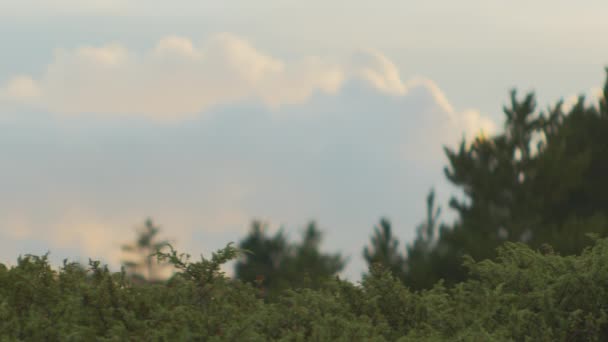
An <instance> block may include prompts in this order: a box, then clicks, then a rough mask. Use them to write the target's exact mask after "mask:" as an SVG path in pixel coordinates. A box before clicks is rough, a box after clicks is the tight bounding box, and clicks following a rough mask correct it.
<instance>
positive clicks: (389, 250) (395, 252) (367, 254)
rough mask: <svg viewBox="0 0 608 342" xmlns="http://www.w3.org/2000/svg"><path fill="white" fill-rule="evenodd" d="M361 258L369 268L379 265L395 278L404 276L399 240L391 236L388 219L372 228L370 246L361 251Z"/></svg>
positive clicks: (382, 220) (383, 219)
mask: <svg viewBox="0 0 608 342" xmlns="http://www.w3.org/2000/svg"><path fill="white" fill-rule="evenodd" d="M363 257H364V258H365V261H366V262H367V264H368V267H369V268H371V267H372V266H373V265H374V264H381V265H382V266H383V267H384V268H385V269H387V270H389V271H390V272H391V273H392V274H393V276H395V277H396V278H402V277H403V276H404V274H405V264H404V261H405V259H404V257H403V255H402V254H401V252H399V240H398V239H397V238H395V237H394V236H393V232H392V228H391V223H390V221H389V220H388V219H386V218H382V219H381V220H380V223H379V224H378V225H377V226H376V227H374V235H373V236H372V238H371V246H369V247H365V248H364V249H363Z"/></svg>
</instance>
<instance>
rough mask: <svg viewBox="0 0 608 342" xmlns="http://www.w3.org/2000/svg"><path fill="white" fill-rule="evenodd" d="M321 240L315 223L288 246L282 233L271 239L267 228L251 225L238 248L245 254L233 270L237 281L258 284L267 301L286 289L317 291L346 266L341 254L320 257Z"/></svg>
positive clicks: (309, 225)
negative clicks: (298, 239) (244, 251)
mask: <svg viewBox="0 0 608 342" xmlns="http://www.w3.org/2000/svg"><path fill="white" fill-rule="evenodd" d="M321 239H322V234H321V232H320V231H319V229H318V228H317V226H316V224H315V223H314V222H310V223H309V224H308V226H307V228H306V229H305V231H304V233H303V236H302V241H301V242H299V243H289V242H288V241H287V239H286V238H285V235H284V233H283V230H282V229H281V230H279V231H278V232H277V233H276V234H274V235H273V236H271V235H269V234H268V226H267V225H266V224H263V223H262V222H260V221H254V222H253V224H252V226H251V230H250V232H249V234H248V235H247V236H246V237H245V238H244V239H243V240H242V241H241V242H240V244H239V248H240V249H242V250H246V251H247V253H245V254H244V255H242V257H241V259H240V260H239V261H238V262H237V264H236V266H235V275H236V278H238V279H240V280H242V281H245V282H249V283H255V284H257V285H258V286H259V287H260V288H261V289H262V290H263V293H264V296H266V297H270V298H274V297H276V295H277V294H278V293H279V292H281V291H282V290H284V289H286V288H304V287H306V288H318V287H320V286H321V285H322V284H323V282H324V281H325V280H326V279H327V278H329V277H331V276H334V275H335V274H337V273H338V272H340V271H341V270H342V269H343V268H344V265H345V263H346V261H345V259H344V258H343V257H342V256H341V255H340V254H325V253H322V252H321V251H320V250H319V249H320V244H321Z"/></svg>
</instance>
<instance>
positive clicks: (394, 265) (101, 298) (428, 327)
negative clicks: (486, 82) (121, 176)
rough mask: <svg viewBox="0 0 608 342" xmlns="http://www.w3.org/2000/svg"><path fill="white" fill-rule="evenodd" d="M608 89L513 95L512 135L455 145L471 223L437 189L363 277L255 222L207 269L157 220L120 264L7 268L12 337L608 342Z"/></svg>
mask: <svg viewBox="0 0 608 342" xmlns="http://www.w3.org/2000/svg"><path fill="white" fill-rule="evenodd" d="M607 98H608V81H607V82H606V85H605V87H604V89H603V95H602V96H600V98H599V101H598V103H594V104H591V105H588V104H587V103H586V102H585V100H584V98H582V97H581V98H580V99H579V101H578V102H577V103H576V104H575V105H574V106H572V107H571V108H566V109H565V108H564V106H563V104H562V103H561V102H560V103H558V104H556V105H555V106H553V107H550V108H549V109H548V110H547V111H546V112H538V113H537V112H536V105H535V99H534V95H533V94H528V95H526V96H525V97H524V98H523V99H521V100H520V99H518V97H517V95H516V93H515V92H513V93H512V95H511V103H510V105H509V106H508V107H506V108H504V113H505V116H506V118H505V124H504V131H503V132H501V133H499V134H497V135H495V136H492V137H485V136H480V137H478V138H476V139H475V140H474V141H473V142H466V141H463V142H462V144H461V145H460V146H459V147H458V148H457V149H455V150H453V149H450V148H446V149H445V152H446V155H447V157H448V162H449V165H448V166H447V167H446V169H445V174H446V177H447V178H448V180H449V181H450V182H451V183H452V184H454V185H455V186H456V187H458V188H460V189H461V190H462V191H463V194H464V197H463V198H453V199H452V200H451V202H450V207H451V208H452V209H454V210H455V211H456V213H457V219H456V220H455V221H454V222H452V223H444V222H440V221H439V219H440V213H441V208H437V207H436V204H435V194H434V192H433V191H431V192H430V193H429V195H428V197H427V213H426V220H425V221H424V222H423V223H422V224H421V225H420V226H419V227H418V236H417V238H416V239H415V240H414V241H413V242H411V243H409V244H406V246H405V247H404V248H402V247H400V246H399V241H398V237H397V236H396V235H395V234H394V232H393V227H392V225H391V222H390V221H389V220H388V219H387V218H383V219H381V220H380V222H379V224H378V225H377V226H376V227H374V231H373V235H372V237H371V241H370V244H369V245H368V246H366V247H364V248H363V256H364V258H365V260H366V261H367V262H368V264H369V272H368V273H366V274H365V275H364V277H363V280H362V281H361V282H360V283H358V284H353V283H350V282H348V281H344V280H340V279H339V278H337V277H336V276H335V275H336V274H337V273H338V272H340V271H341V270H342V269H343V267H344V266H345V264H346V260H345V259H344V258H343V257H342V256H341V255H340V254H339V253H325V252H321V251H320V243H321V238H322V233H321V231H320V230H319V229H318V227H317V225H316V224H315V223H314V222H311V223H310V224H308V226H307V227H306V229H305V230H304V233H303V236H302V239H301V240H300V241H297V242H289V241H287V239H286V237H285V236H284V234H283V233H282V231H279V232H277V233H276V234H274V235H270V234H269V233H268V231H267V229H266V226H265V224H264V223H262V222H254V223H253V224H252V226H251V230H250V232H249V233H248V235H247V236H245V237H244V238H243V239H242V240H241V241H240V242H239V244H238V247H233V246H232V245H228V246H227V247H226V248H225V249H222V250H220V251H218V252H217V253H215V254H213V256H212V257H211V258H210V259H204V258H201V260H200V261H197V262H191V261H190V260H189V256H187V255H179V254H178V253H177V252H175V251H174V250H173V247H171V246H170V245H169V244H168V242H167V241H166V240H159V238H158V233H159V228H158V227H157V226H156V225H155V224H154V222H153V221H151V220H148V221H146V223H145V225H144V227H143V229H142V231H140V232H139V236H138V238H137V240H136V241H135V243H133V244H127V245H125V246H123V249H124V250H125V251H126V252H129V253H133V254H135V256H137V257H138V258H137V259H135V260H129V261H126V262H125V264H124V266H125V267H124V268H123V270H122V271H121V272H119V273H112V272H110V271H109V270H108V269H107V267H103V266H101V265H100V263H99V262H96V261H90V263H89V265H88V266H87V267H84V266H81V265H79V264H77V263H68V262H67V261H66V262H64V265H63V267H61V268H60V269H59V270H53V269H52V268H51V266H50V265H49V263H48V261H47V258H46V256H43V257H39V256H30V255H28V256H25V257H21V258H19V260H18V264H17V265H16V266H14V267H11V268H10V269H9V268H7V267H6V266H4V265H2V264H0V338H1V340H2V341H4V340H6V341H13V340H24V341H31V340H33V341H38V340H44V341H90V340H116V341H123V340H136V341H141V340H152V341H173V340H245V341H247V340H254V341H256V340H290V341H291V340H294V341H299V340H319V341H326V340H344V341H357V340H372V341H376V340H377V341H385V340H386V341H395V340H402V341H409V340H411V341H419V340H450V341H458V340H461V341H491V340H497V341H526V340H530V341H604V340H608V239H607V238H606V237H607V236H608V234H606V233H608V177H607V176H606V175H608V104H607V102H606V99H607ZM233 259H234V260H236V266H235V277H234V279H230V278H228V277H226V276H225V275H224V274H223V273H222V272H221V265H222V264H224V263H226V262H227V261H229V260H233ZM163 267H172V268H173V269H175V270H176V273H175V274H174V275H173V276H172V277H171V278H169V279H162V277H160V270H161V269H162V268H163Z"/></svg>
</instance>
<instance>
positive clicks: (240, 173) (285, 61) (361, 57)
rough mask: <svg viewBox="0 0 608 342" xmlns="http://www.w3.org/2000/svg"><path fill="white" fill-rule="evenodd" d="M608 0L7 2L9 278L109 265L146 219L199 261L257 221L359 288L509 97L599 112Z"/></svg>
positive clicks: (5, 253)
mask: <svg viewBox="0 0 608 342" xmlns="http://www.w3.org/2000/svg"><path fill="white" fill-rule="evenodd" d="M605 13H608V3H607V2H605V1H590V0H587V1H580V2H578V3H577V6H573V5H572V2H571V1H565V0H553V1H548V0H539V1H534V2H529V1H521V0H512V1H508V2H507V1H487V0H485V1H482V0H463V1H458V2H455V1H452V2H448V1H433V0H431V1H425V2H420V1H407V0H400V1H397V0H378V1H373V2H372V1H359V0H351V1H341V0H335V1H330V2H328V1H319V0H310V1H305V2H304V1H291V0H259V1H253V2H252V1H245V0H229V1H221V2H218V1H205V0H203V1H201V0H198V1H194V0H192V1H191V0H182V1H171V2H167V1H160V0H147V1H143V0H104V1H101V0H78V1H76V0H46V1H43V0H20V1H8V0H0V52H1V53H0V262H2V263H6V264H14V263H15V261H16V258H17V256H18V255H20V254H21V255H23V254H27V253H33V254H42V253H45V252H46V251H50V252H51V255H50V258H51V260H53V261H54V262H59V261H60V260H62V259H63V258H70V259H71V260H81V261H86V260H87V258H88V257H91V258H98V259H101V260H103V261H104V262H107V263H108V264H109V265H110V266H111V267H113V268H115V269H116V268H117V267H118V266H119V265H120V261H121V259H123V258H124V257H125V256H124V255H123V254H122V253H121V251H120V245H121V244H122V243H126V242H129V241H130V240H132V239H133V238H134V236H135V229H136V227H138V226H140V225H141V224H142V223H143V221H144V220H145V219H146V218H147V217H152V218H153V219H154V220H155V221H156V222H157V223H159V224H160V226H161V229H162V231H161V234H162V236H163V237H166V238H169V239H171V240H172V241H174V242H175V245H176V247H177V248H178V249H181V250H183V251H186V252H190V253H192V254H194V255H198V254H200V253H203V254H205V255H208V254H209V253H210V252H211V251H213V250H216V249H218V248H221V247H223V246H224V245H225V244H226V243H228V242H230V241H234V242H238V240H239V239H241V238H242V237H243V236H245V234H246V232H247V230H248V229H249V225H250V222H251V221H252V219H261V220H264V221H266V222H268V223H269V224H270V227H271V230H272V231H276V230H277V229H279V228H280V227H283V228H284V229H285V230H286V232H287V233H288V235H289V237H290V238H291V239H293V240H295V239H297V238H298V237H299V234H300V232H301V231H302V229H303V228H304V226H305V225H306V224H307V223H308V222H309V221H310V220H315V221H317V223H318V224H319V226H320V227H321V229H322V230H323V232H324V234H325V235H324V240H323V246H322V249H323V250H325V251H330V252H331V251H340V252H342V253H343V255H345V256H346V257H348V258H349V263H348V266H347V268H346V270H345V271H344V273H343V274H344V275H345V276H346V277H348V278H350V279H358V278H359V276H360V274H361V273H362V272H363V271H364V270H365V263H364V261H363V259H362V256H361V253H362V250H363V247H364V246H365V245H366V244H367V243H368V242H369V238H370V236H371V234H372V232H373V226H374V225H375V224H376V223H377V222H378V221H379V219H380V218H381V217H388V218H389V219H390V220H391V221H392V222H393V225H394V230H395V234H396V235H397V236H398V237H399V238H400V240H401V242H402V243H401V247H402V248H403V246H404V243H407V242H409V241H411V240H412V239H413V238H414V237H415V231H416V226H417V224H419V223H420V222H421V221H422V220H424V215H425V211H424V205H425V196H426V194H427V193H428V192H429V190H430V189H432V188H434V189H435V190H436V192H437V196H438V199H439V200H440V204H441V205H442V206H443V207H444V212H445V214H444V216H443V218H444V220H446V221H447V222H450V221H451V220H453V219H454V215H453V213H450V212H449V210H447V202H448V199H449V198H450V196H460V194H459V192H458V191H457V189H454V188H453V187H451V186H450V185H449V184H448V182H447V181H446V180H445V177H444V175H443V168H444V167H445V166H446V163H447V161H446V158H445V156H444V153H443V146H452V147H454V146H456V145H457V144H458V143H459V142H460V140H461V139H462V138H463V137H464V138H466V139H469V140H470V139H471V138H473V137H475V136H477V135H479V134H486V135H490V134H492V133H496V132H499V131H500V129H501V125H502V120H503V115H502V107H503V105H505V104H506V101H507V100H508V94H509V91H510V90H511V89H513V88H516V89H518V91H519V92H520V94H524V93H525V92H528V91H534V92H535V93H536V95H537V99H538V104H539V108H540V109H545V108H547V106H549V105H551V104H553V103H555V102H556V101H557V100H559V99H560V98H563V99H565V100H566V101H571V99H572V98H573V96H577V95H579V94H590V95H593V94H594V93H595V92H596V89H597V88H599V87H600V86H601V85H602V82H603V79H604V76H605V75H604V67H605V66H606V65H608V44H605V43H603V42H604V41H605V35H606V33H608V21H606V20H605Z"/></svg>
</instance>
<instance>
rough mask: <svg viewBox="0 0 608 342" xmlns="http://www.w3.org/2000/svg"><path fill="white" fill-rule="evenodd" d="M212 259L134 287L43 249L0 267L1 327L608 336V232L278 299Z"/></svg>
mask: <svg viewBox="0 0 608 342" xmlns="http://www.w3.org/2000/svg"><path fill="white" fill-rule="evenodd" d="M237 253H238V250H237V249H235V248H234V247H232V246H228V247H226V248H225V249H223V250H221V251H219V252H218V253H216V254H214V255H213V257H212V258H211V259H210V260H205V259H203V260H201V261H198V262H189V261H188V260H187V259H186V258H185V256H179V255H178V254H177V253H176V252H174V251H173V252H167V253H159V257H161V258H164V259H167V260H170V262H171V263H173V264H174V265H176V266H177V268H178V269H179V271H180V272H179V273H177V274H176V275H174V276H173V277H172V278H171V279H169V280H168V281H167V282H166V283H164V284H156V285H153V284H148V285H133V284H132V283H131V282H130V281H129V280H128V278H127V276H126V274H125V273H114V274H112V273H110V272H109V271H108V270H107V268H104V267H100V265H99V263H97V262H90V265H89V267H88V268H87V269H83V268H82V267H81V266H79V265H77V264H70V263H65V265H64V266H63V267H62V268H61V270H60V271H53V270H52V269H51V268H50V267H49V264H48V262H47V260H46V258H45V257H35V256H26V257H23V258H20V259H19V262H18V265H17V266H15V267H12V268H11V269H7V268H6V267H4V266H0V331H2V336H3V339H4V340H23V341H93V340H101V341H127V340H132V341H142V340H146V341H178V340H210V341H213V340H234V341H236V340H238V341H265V340H286V341H287V340H288V341H303V340H313V341H334V340H337V341H360V340H371V341H396V340H400V341H420V340H450V341H492V340H497V341H605V340H607V339H608V286H606V285H607V284H608V262H607V260H608V240H606V239H600V240H597V241H596V242H595V244H594V246H593V247H591V248H589V249H586V250H585V251H584V252H583V253H582V255H580V256H560V255H557V254H555V253H554V252H552V251H551V249H550V248H548V247H546V248H545V249H544V251H543V252H539V251H533V250H532V249H530V248H529V247H527V246H526V245H524V244H518V243H506V244H505V245H504V246H502V247H501V248H499V251H498V255H499V256H498V258H497V259H496V260H495V261H490V260H485V261H482V262H473V261H472V260H471V259H469V260H467V261H466V262H465V266H466V267H467V268H468V269H469V270H470V275H471V277H470V279H469V280H467V281H466V282H463V283H460V284H458V285H456V286H454V287H449V288H448V287H446V286H444V285H443V284H442V283H438V284H436V285H435V286H434V287H433V288H432V289H430V290H425V291H421V292H412V291H410V290H408V289H407V288H406V287H405V286H404V285H403V284H402V283H401V282H400V281H399V280H398V279H395V278H394V277H393V276H392V275H391V273H390V272H389V271H388V270H386V269H384V268H383V267H382V266H380V265H378V266H374V267H372V268H371V270H370V274H369V275H368V276H366V277H365V278H364V279H363V281H362V282H361V284H360V285H353V284H351V283H349V282H346V281H342V280H340V279H327V280H326V282H325V284H324V285H323V286H322V287H320V288H319V289H303V288H298V287H294V288H293V289H290V290H286V291H284V292H282V293H280V294H278V297H277V299H276V301H272V302H269V301H265V300H263V299H262V298H261V297H262V294H261V293H260V292H259V288H256V287H255V286H253V285H250V284H245V283H243V282H241V281H239V280H231V279H228V278H226V277H225V276H224V275H223V274H222V273H221V272H220V271H219V270H220V265H221V264H222V263H223V262H225V261H227V260H229V259H231V258H234V257H235V256H237Z"/></svg>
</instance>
